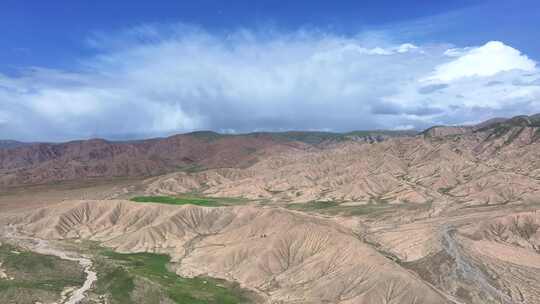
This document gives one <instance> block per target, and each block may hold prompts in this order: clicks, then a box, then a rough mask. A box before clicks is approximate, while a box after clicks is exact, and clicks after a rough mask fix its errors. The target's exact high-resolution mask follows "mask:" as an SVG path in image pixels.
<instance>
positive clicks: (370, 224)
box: [0, 115, 540, 304]
mask: <svg viewBox="0 0 540 304" xmlns="http://www.w3.org/2000/svg"><path fill="white" fill-rule="evenodd" d="M539 210H540V115H533V116H518V117H514V118H511V119H492V120H489V121H487V122H484V123H481V124H478V125H475V126H463V127H461V126H460V127H456V126H435V127H432V128H430V129H427V130H425V131H423V132H421V133H418V134H414V133H412V132H385V131H374V132H351V133H347V134H337V133H324V132H288V133H255V134H246V135H220V134H217V133H211V132H196V133H190V134H185V135H177V136H173V137H169V138H161V139H150V140H143V141H134V142H108V141H104V140H88V141H77V142H69V143H62V144H50V143H32V144H24V143H17V142H11V141H5V144H4V142H3V141H2V142H1V146H0V241H1V244H2V246H0V302H2V303H4V302H5V303H36V302H41V303H283V304H286V303H341V304H346V303H350V304H352V303H355V304H356V303H365V304H378V303H381V304H390V303H393V304H420V303H426V304H428V303H433V304H435V303H467V304H469V303H471V304H472V303H502V304H510V303H530V304H535V303H540V229H539V228H540V211H539ZM14 252H15V253H14ZM21 254H23V255H28V256H29V258H31V259H33V261H34V262H32V263H34V264H32V265H38V266H39V267H26V268H25V267H22V266H21V267H18V266H17V265H19V264H18V263H15V262H13V261H15V260H17V261H20V260H23V259H21ZM41 259H44V260H41ZM45 260H46V261H45ZM23 264H24V263H23ZM21 265H22V264H21ZM33 269H35V270H36V271H37V272H38V273H37V274H35V275H32V274H31V272H32V270H33ZM68 269H70V270H69V271H68ZM75 269H76V270H75ZM53 272H54V273H65V274H66V278H68V279H66V280H65V281H54V282H53V279H54V278H55V277H54V276H52V275H51V274H50V273H53ZM94 274H95V277H93V275H94ZM43 276H45V277H47V276H50V279H51V282H52V283H47V282H45V283H43V282H42V281H43V280H45V279H42V277H43ZM53 277H54V278H53ZM33 280H34V281H33ZM55 280H56V279H55ZM36 281H37V282H36ZM47 284H49V285H47Z"/></svg>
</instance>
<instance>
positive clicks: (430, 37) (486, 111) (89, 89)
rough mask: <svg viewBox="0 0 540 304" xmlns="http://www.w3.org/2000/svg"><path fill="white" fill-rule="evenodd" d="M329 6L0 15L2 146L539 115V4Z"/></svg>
mask: <svg viewBox="0 0 540 304" xmlns="http://www.w3.org/2000/svg"><path fill="white" fill-rule="evenodd" d="M133 2H136V3H133ZM333 2H337V1H268V0H265V1H209V0H201V1H193V2H188V1H152V2H149V1H146V2H145V3H143V2H142V1H100V0H98V1H68V0H65V1H54V0H51V1H13V0H4V1H2V7H3V9H2V10H0V31H1V34H2V39H0V138H14V139H22V140H66V139H73V138H81V137H82V138H86V137H95V136H99V137H107V138H130V137H142V136H153V135H166V134H172V133H175V132H186V131H191V130H199V129H213V130H216V131H221V132H249V131H256V130H289V129H313V130H332V131H345V130H352V129H373V128H389V129H392V128H397V129H399V128H411V127H412V128H417V129H421V128H424V127H427V126H429V125H431V124H440V123H446V124H460V123H473V122H476V121H479V120H482V119H485V118H488V117H489V116H501V115H502V116H511V115H514V114H519V113H532V112H536V111H538V112H540V108H539V105H538V102H540V101H539V100H538V98H539V97H540V74H539V72H538V67H537V64H536V63H537V61H538V60H540V42H538V38H539V37H538V30H537V29H538V28H540V3H538V1H530V0H524V1H502V0H500V1H499V0H494V1H480V0H479V1H475V0H470V1H427V0H426V1H339V3H337V4H336V3H333ZM126 114H127V115H126Z"/></svg>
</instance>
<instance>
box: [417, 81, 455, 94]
mask: <svg viewBox="0 0 540 304" xmlns="http://www.w3.org/2000/svg"><path fill="white" fill-rule="evenodd" d="M447 87H448V85H447V84H445V83H441V84H432V85H428V86H425V87H421V88H419V89H418V93H420V94H431V93H434V92H437V91H440V90H443V89H445V88H447Z"/></svg>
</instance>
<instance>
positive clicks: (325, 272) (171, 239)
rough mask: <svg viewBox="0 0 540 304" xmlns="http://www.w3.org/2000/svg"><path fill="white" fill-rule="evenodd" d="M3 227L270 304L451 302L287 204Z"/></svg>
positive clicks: (83, 214) (90, 216)
mask: <svg viewBox="0 0 540 304" xmlns="http://www.w3.org/2000/svg"><path fill="white" fill-rule="evenodd" d="M0 223H1V224H2V226H4V227H7V225H9V226H10V227H11V228H10V229H18V230H19V231H20V232H22V233H24V234H28V235H32V236H36V237H39V238H42V239H65V238H82V239H90V240H96V241H99V242H103V244H104V245H105V246H108V247H112V248H114V249H116V250H117V251H120V252H145V251H149V252H160V253H167V254H169V255H171V256H172V257H173V261H174V262H175V264H174V267H176V272H177V273H178V274H181V275H182V276H187V277H191V276H196V275H200V274H205V275H210V276H213V277H218V278H224V279H228V280H235V281H238V282H240V283H241V284H242V286H245V287H247V288H249V289H252V290H254V291H257V292H258V293H260V294H261V295H262V296H264V297H265V298H266V299H267V301H268V303H276V302H277V303H381V304H382V303H405V304H408V303H425V304H430V303H447V300H445V299H444V297H443V296H441V295H440V294H439V292H437V291H435V290H434V289H433V288H431V287H430V286H428V285H426V284H425V283H423V282H422V280H420V279H419V278H418V277H416V276H414V275H413V274H411V273H410V272H409V271H407V270H406V269H404V268H402V267H401V266H399V265H398V264H396V263H395V262H392V261H391V260H388V259H387V258H385V257H384V256H382V255H381V254H380V253H378V252H377V251H376V250H374V249H372V248H371V247H370V246H368V245H367V244H365V243H363V242H362V241H360V240H359V239H358V238H357V237H356V236H355V235H354V234H352V232H351V231H348V230H347V229H344V228H343V227H341V226H339V225H337V224H336V223H334V222H332V221H329V220H325V219H320V218H316V217H313V216H309V215H304V214H299V213H295V212H291V211H287V210H283V209H275V208H262V209H261V208H255V207H249V206H246V207H243V206H242V207H224V208H205V207H195V206H185V207H179V206H158V205H155V204H154V205H151V204H150V205H148V204H140V205H138V204H135V203H131V202H125V201H74V202H66V203H62V204H59V205H55V206H54V207H47V208H43V209H39V210H35V211H30V212H24V213H22V214H15V215H4V216H2V217H0Z"/></svg>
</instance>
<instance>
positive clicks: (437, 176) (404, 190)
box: [146, 117, 540, 207]
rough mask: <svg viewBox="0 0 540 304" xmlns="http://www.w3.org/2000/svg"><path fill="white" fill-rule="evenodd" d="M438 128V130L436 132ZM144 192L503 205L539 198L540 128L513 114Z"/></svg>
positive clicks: (163, 180) (285, 157)
mask: <svg viewBox="0 0 540 304" xmlns="http://www.w3.org/2000/svg"><path fill="white" fill-rule="evenodd" d="M440 128H441V127H439V128H438V129H440ZM146 187H147V190H146V192H147V193H150V194H175V193H182V192H193V191H199V192H203V193H204V194H206V195H213V196H240V197H247V198H252V199H269V200H273V201H279V202H307V201H314V200H322V201H338V202H358V203H364V204H368V203H431V202H452V203H454V204H451V205H452V206H453V207H456V206H460V207H463V206H472V205H497V204H510V203H515V202H518V201H521V202H523V201H531V200H536V199H538V198H539V197H540V127H539V126H537V125H536V122H535V121H534V119H530V118H525V117H518V118H513V119H510V120H506V121H503V122H497V123H493V124H490V125H489V126H488V127H482V128H477V129H476V128H474V127H470V128H455V127H449V130H438V131H436V132H435V131H434V129H430V130H428V131H427V132H424V133H423V134H422V135H420V136H416V137H404V138H391V139H388V140H386V141H383V142H380V143H373V144H369V143H357V142H342V143H338V144H335V145H334V146H332V148H328V149H324V150H309V151H300V152H299V151H295V152H287V151H285V152H283V153H280V154H276V155H270V156H268V157H266V158H264V159H262V160H261V161H259V162H257V163H255V164H253V165H252V166H250V167H248V168H222V169H214V170H206V171H202V172H196V173H186V172H180V173H174V174H170V175H165V176H163V177H160V178H157V179H152V180H149V181H147V186H146Z"/></svg>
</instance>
